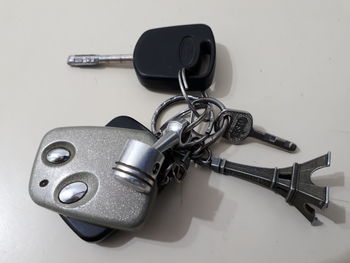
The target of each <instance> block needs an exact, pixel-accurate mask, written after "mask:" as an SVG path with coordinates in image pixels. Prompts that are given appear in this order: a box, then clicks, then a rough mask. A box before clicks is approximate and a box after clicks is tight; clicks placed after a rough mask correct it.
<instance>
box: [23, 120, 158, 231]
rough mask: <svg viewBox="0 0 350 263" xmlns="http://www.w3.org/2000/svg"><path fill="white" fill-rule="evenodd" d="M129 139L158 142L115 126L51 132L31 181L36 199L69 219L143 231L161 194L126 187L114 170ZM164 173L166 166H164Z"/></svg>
mask: <svg viewBox="0 0 350 263" xmlns="http://www.w3.org/2000/svg"><path fill="white" fill-rule="evenodd" d="M129 139H135V140H138V141H142V142H143V143H147V144H150V145H151V144H153V143H154V142H155V137H154V136H153V135H152V134H151V133H149V132H148V131H141V130H135V129H127V128H112V127H68V128H57V129H54V130H52V131H50V132H49V133H47V134H46V135H45V136H44V138H43V140H42V142H41V144H40V146H39V150H38V153H37V156H36V159H35V161H34V165H33V169H32V174H31V178H30V182H29V193H30V196H31V198H32V200H33V201H34V202H35V203H37V204H38V205H40V206H43V207H46V208H48V209H50V210H53V211H55V212H57V213H59V214H61V215H63V216H65V217H68V218H73V219H77V220H80V221H83V222H87V223H90V224H94V225H97V226H104V227H108V228H112V229H121V230H133V229H136V228H138V227H140V226H141V225H142V224H143V223H144V221H145V218H146V216H147V214H148V211H149V207H150V206H151V204H152V203H153V201H154V199H155V195H156V194H157V184H155V185H154V186H153V188H152V191H150V192H148V193H147V194H145V193H141V192H139V191H136V190H135V189H134V188H132V187H128V186H126V185H125V184H123V183H121V182H120V180H118V179H117V178H116V177H115V175H114V174H113V173H112V172H111V169H112V167H113V165H114V162H115V160H116V159H118V157H119V155H120V154H121V152H122V149H123V146H124V145H125V143H126V142H127V141H128V140H129ZM159 169H160V168H159Z"/></svg>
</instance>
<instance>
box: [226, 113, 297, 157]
mask: <svg viewBox="0 0 350 263" xmlns="http://www.w3.org/2000/svg"><path fill="white" fill-rule="evenodd" d="M227 113H228V114H229V115H230V117H231V121H230V125H229V127H228V128H227V130H226V132H225V133H224V135H223V137H224V138H226V139H227V140H229V141H230V142H231V143H232V144H240V143H242V142H243V141H244V140H245V139H246V138H247V137H254V138H256V139H258V140H261V141H263V142H266V143H269V144H272V145H274V146H276V147H279V148H281V149H284V150H286V151H290V152H293V151H295V150H296V148H297V146H296V144H295V143H293V142H290V141H287V140H285V139H282V138H279V137H277V136H274V135H271V134H269V133H265V132H262V131H258V130H256V129H254V127H253V116H252V115H251V114H250V113H249V112H244V111H236V110H227Z"/></svg>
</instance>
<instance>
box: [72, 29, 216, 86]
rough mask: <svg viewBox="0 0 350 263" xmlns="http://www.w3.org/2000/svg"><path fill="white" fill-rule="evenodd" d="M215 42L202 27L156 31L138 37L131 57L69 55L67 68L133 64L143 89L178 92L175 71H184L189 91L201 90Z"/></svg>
mask: <svg viewBox="0 0 350 263" xmlns="http://www.w3.org/2000/svg"><path fill="white" fill-rule="evenodd" d="M215 57H216V50H215V40H214V36H213V32H212V30H211V29H210V27H209V26H207V25H204V24H194V25H182V26H173V27H163V28H156V29H151V30H148V31H146V32H145V33H143V34H142V35H141V37H140V38H139V40H138V42H137V44H136V46H135V49H134V52H133V55H72V56H69V57H68V61H67V63H68V65H70V66H79V67H85V66H97V65H100V64H108V63H113V62H114V63H125V62H131V61H132V62H133V65H134V69H135V72H136V75H137V77H138V79H139V81H140V82H141V84H142V85H144V86H145V87H146V88H149V89H154V90H175V91H177V90H179V84H178V78H177V75H178V71H179V70H180V69H182V68H185V69H186V73H187V77H188V83H189V90H190V91H204V90H206V89H207V88H209V86H210V85H211V84H212V81H213V77H214V71H215Z"/></svg>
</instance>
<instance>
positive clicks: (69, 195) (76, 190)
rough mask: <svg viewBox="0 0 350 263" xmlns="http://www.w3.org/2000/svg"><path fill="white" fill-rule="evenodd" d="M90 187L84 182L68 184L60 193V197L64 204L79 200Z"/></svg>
mask: <svg viewBox="0 0 350 263" xmlns="http://www.w3.org/2000/svg"><path fill="white" fill-rule="evenodd" d="M87 190H88V187H87V185H86V184H84V183H83V182H75V183H71V184H69V185H66V186H65V187H64V188H63V189H62V190H61V192H60V193H59V195H58V199H59V200H60V201H61V202H62V203H64V204H71V203H75V202H77V201H79V200H80V199H81V198H83V196H84V195H85V194H86V192H87Z"/></svg>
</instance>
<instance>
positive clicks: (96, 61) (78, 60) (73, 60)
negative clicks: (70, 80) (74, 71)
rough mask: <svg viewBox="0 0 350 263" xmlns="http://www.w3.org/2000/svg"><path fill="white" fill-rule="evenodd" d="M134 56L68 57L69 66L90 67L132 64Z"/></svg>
mask: <svg viewBox="0 0 350 263" xmlns="http://www.w3.org/2000/svg"><path fill="white" fill-rule="evenodd" d="M132 61H133V55H132V54H125V55H71V56H69V57H68V60H67V64H68V65H70V66H72V67H90V66H98V65H102V64H110V63H119V64H122V63H131V62H132Z"/></svg>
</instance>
